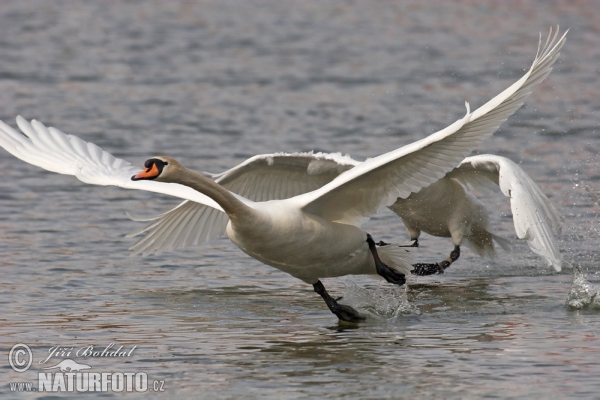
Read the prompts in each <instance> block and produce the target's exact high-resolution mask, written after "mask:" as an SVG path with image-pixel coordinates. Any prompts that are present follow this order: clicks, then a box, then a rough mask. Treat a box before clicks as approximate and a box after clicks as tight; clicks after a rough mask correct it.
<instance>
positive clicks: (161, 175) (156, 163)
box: [131, 156, 179, 181]
mask: <svg viewBox="0 0 600 400" xmlns="http://www.w3.org/2000/svg"><path fill="white" fill-rule="evenodd" d="M178 166H179V163H178V162H177V161H175V160H173V159H172V158H170V157H163V156H161V157H154V158H150V159H148V160H146V162H145V163H144V167H146V169H145V170H143V171H142V172H140V173H139V174H137V175H134V176H132V177H131V180H132V181H142V180H147V181H153V180H156V181H166V180H168V176H169V174H170V173H171V171H172V170H175V169H177V167H178Z"/></svg>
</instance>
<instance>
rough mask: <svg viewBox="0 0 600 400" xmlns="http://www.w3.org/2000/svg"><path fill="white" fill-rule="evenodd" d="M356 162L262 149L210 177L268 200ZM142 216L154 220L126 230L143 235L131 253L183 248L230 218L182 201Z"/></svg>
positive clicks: (314, 185) (312, 185)
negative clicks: (256, 153) (156, 212)
mask: <svg viewBox="0 0 600 400" xmlns="http://www.w3.org/2000/svg"><path fill="white" fill-rule="evenodd" d="M357 164H359V162H358V161H355V160H353V159H352V158H350V157H348V156H342V155H340V154H326V153H310V152H308V153H277V154H261V155H257V156H254V157H251V158H249V159H248V160H246V161H244V162H243V163H241V164H239V165H238V166H236V167H233V168H231V169H230V170H228V171H225V172H222V173H220V174H213V177H214V178H216V181H217V182H219V183H220V184H221V185H222V186H224V187H226V188H227V189H229V190H230V191H232V192H234V193H237V194H239V195H241V196H244V197H245V198H248V199H250V200H254V201H267V200H276V199H285V198H290V197H294V196H297V195H299V194H302V193H307V192H310V191H312V190H315V189H318V188H320V187H321V186H323V185H325V184H326V183H329V182H331V181H332V180H333V179H334V178H335V177H337V176H338V175H339V174H341V173H343V172H344V171H346V170H348V169H350V168H352V167H354V166H355V165H357ZM138 220H139V219H138ZM145 221H146V222H148V221H152V223H151V224H149V225H148V226H146V227H145V228H144V229H141V230H139V231H137V232H133V233H131V234H130V235H128V236H130V237H131V236H137V235H141V234H144V237H143V238H142V239H140V240H139V241H138V242H137V243H135V244H134V245H133V246H132V247H131V250H133V251H134V253H144V254H151V253H160V252H163V251H168V250H174V249H181V248H186V247H190V246H196V245H199V244H201V243H203V242H205V241H208V240H211V239H214V238H216V237H219V236H223V235H224V234H225V228H226V227H227V221H228V217H227V215H226V214H225V213H222V212H218V211H216V210H214V209H212V208H210V207H207V206H205V205H203V204H199V203H195V202H191V201H184V202H183V203H181V204H180V205H179V206H177V207H175V208H174V209H172V210H170V211H168V212H166V213H164V214H162V215H158V216H156V217H151V218H148V219H146V220H145Z"/></svg>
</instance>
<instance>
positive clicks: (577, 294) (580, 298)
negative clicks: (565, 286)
mask: <svg viewBox="0 0 600 400" xmlns="http://www.w3.org/2000/svg"><path fill="white" fill-rule="evenodd" d="M566 306H567V307H568V308H571V309H575V310H580V309H593V310H600V289H599V288H598V287H597V286H595V285H592V284H591V283H590V282H588V280H587V279H585V275H584V274H583V272H582V271H581V268H580V267H579V266H575V267H573V281H572V282H571V290H570V291H569V294H568V296H567V301H566Z"/></svg>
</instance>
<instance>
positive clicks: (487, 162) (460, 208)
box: [390, 154, 562, 275]
mask: <svg viewBox="0 0 600 400" xmlns="http://www.w3.org/2000/svg"><path fill="white" fill-rule="evenodd" d="M490 183H495V184H496V185H498V186H499V187H500V190H501V191H502V193H503V194H504V195H505V196H507V197H509V198H510V205H511V209H512V214H513V223H514V225H515V231H516V233H517V237H518V238H519V239H524V240H526V241H527V244H528V245H529V247H530V248H531V250H532V251H533V252H534V253H536V254H537V255H539V256H540V257H542V258H543V259H544V261H545V262H546V263H547V264H548V265H549V266H553V267H554V269H556V271H560V270H561V265H562V261H561V256H560V252H559V250H558V245H557V244H556V240H555V238H554V235H558V234H560V231H561V222H562V217H561V216H560V215H559V214H558V212H557V211H556V209H555V208H554V206H553V205H552V203H550V201H549V200H548V198H547V197H546V196H545V195H544V193H543V192H542V190H541V189H540V188H539V187H538V186H537V185H536V184H535V182H533V180H532V179H531V178H530V177H529V176H528V175H527V174H526V173H525V171H523V170H522V169H521V168H520V167H519V166H518V165H517V164H515V163H514V162H512V161H511V160H509V159H508V158H506V157H501V156H495V155H491V154H482V155H478V156H473V157H467V158H465V159H464V160H463V161H462V162H461V163H460V164H459V165H458V167H456V168H455V169H454V170H452V171H451V172H449V173H448V174H447V175H446V176H445V177H444V178H442V179H440V180H439V181H437V182H435V183H433V184H432V185H430V186H428V187H426V188H423V189H422V190H421V191H419V192H418V193H413V194H411V195H410V196H409V197H407V198H406V199H401V198H399V199H398V200H397V201H396V202H395V203H394V204H392V205H391V206H390V209H392V211H394V212H395V213H396V214H397V215H398V216H399V217H400V218H402V222H403V223H404V226H405V227H406V231H407V233H408V235H409V236H410V238H411V239H412V240H414V241H415V242H414V243H415V245H417V244H418V238H419V236H420V234H421V231H423V232H427V233H429V234H430V235H433V236H440V237H451V238H452V243H453V244H454V246H455V247H454V250H453V251H452V253H451V254H450V257H448V258H447V259H446V260H444V261H442V262H441V263H438V264H430V265H427V264H420V265H416V266H415V269H414V270H413V271H412V272H413V274H417V275H420V274H426V275H429V274H431V273H432V272H434V271H436V270H437V272H438V273H441V272H443V271H444V269H446V268H448V267H449V266H450V264H452V262H453V261H456V259H458V257H459V256H460V245H461V244H462V242H463V241H466V242H467V243H468V244H469V245H470V247H471V248H473V249H474V250H475V251H476V252H477V253H479V255H482V256H483V255H488V256H493V255H494V254H495V251H494V244H493V241H495V242H497V243H498V244H499V245H500V246H501V247H503V248H505V249H506V248H507V241H506V239H503V238H501V237H498V236H497V235H494V234H493V233H491V232H490V229H489V219H488V212H487V210H486V208H485V205H484V204H483V203H482V202H481V201H480V200H479V199H477V197H475V196H474V195H473V194H471V193H470V192H468V191H467V190H465V189H466V188H467V187H474V188H481V187H486V186H488V185H489V184H490Z"/></svg>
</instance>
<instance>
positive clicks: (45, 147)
mask: <svg viewBox="0 0 600 400" xmlns="http://www.w3.org/2000/svg"><path fill="white" fill-rule="evenodd" d="M17 125H18V126H19V128H20V129H21V130H22V131H23V134H21V133H19V132H17V131H16V130H14V129H13V128H11V127H10V126H8V125H7V124H5V123H4V122H2V121H0V146H2V147H3V148H4V149H5V150H6V151H8V152H9V153H11V154H12V155H14V156H15V157H17V158H19V159H21V160H23V161H25V162H27V163H29V164H33V165H35V166H38V167H40V168H43V169H46V170H48V171H52V172H57V173H59V174H65V175H74V176H76V177H77V178H78V179H79V180H81V181H82V182H85V183H89V184H92V185H103V186H109V185H110V186H119V187H122V188H126V189H137V190H146V191H150V192H156V193H162V194H167V195H170V196H175V197H179V198H182V199H187V200H193V201H195V202H198V203H202V204H205V205H207V206H210V207H213V208H216V209H218V210H221V207H220V206H219V205H218V204H217V203H216V202H214V201H213V200H212V199H211V198H209V197H207V196H205V195H203V194H201V193H199V192H197V191H195V190H193V189H191V188H189V187H187V186H183V185H179V184H176V183H164V182H155V181H132V180H131V176H133V175H135V174H136V173H138V172H140V168H136V167H134V166H132V165H131V164H130V163H128V162H127V161H125V160H122V159H120V158H116V157H114V156H113V155H112V154H110V153H108V152H106V151H104V150H102V149H101V148H100V147H98V146H96V145H95V144H93V143H89V142H85V141H83V140H81V139H80V138H78V137H76V136H73V135H66V134H64V133H63V132H61V131H59V130H58V129H55V128H46V127H45V126H44V125H42V124H41V123H40V122H38V121H35V120H33V121H31V123H29V122H27V121H26V120H25V119H24V118H23V117H21V116H18V117H17Z"/></svg>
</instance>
